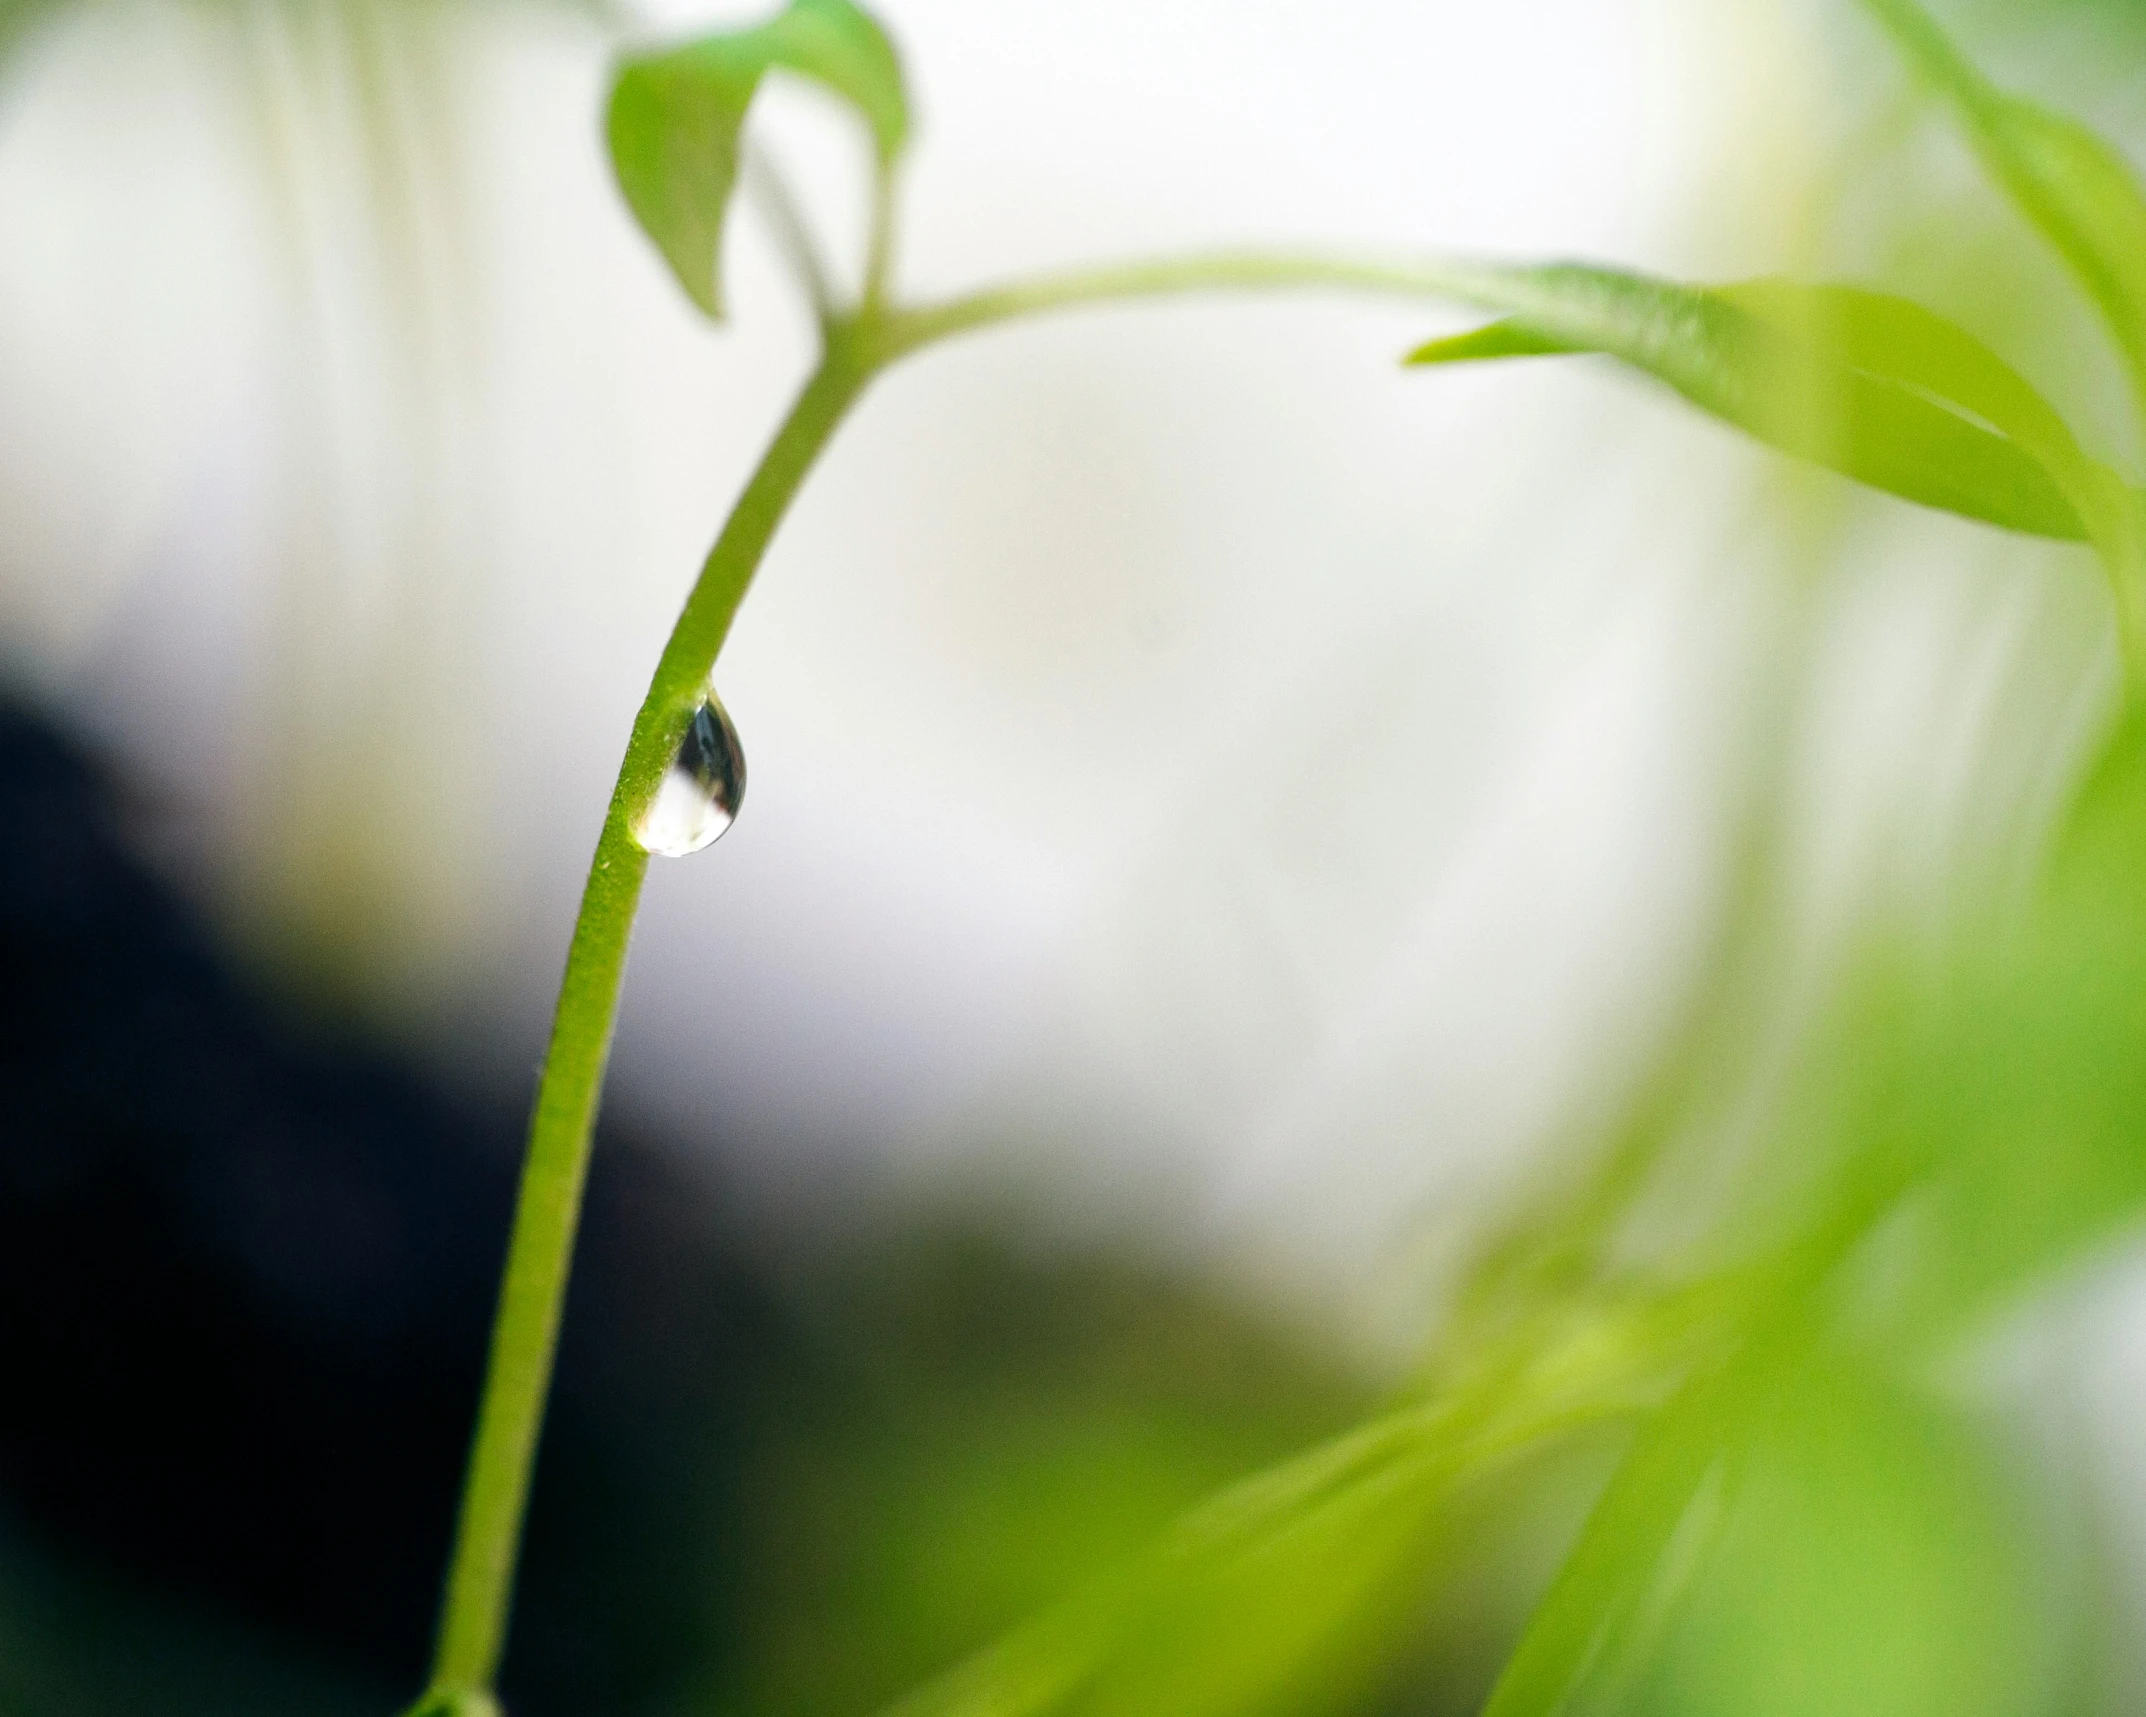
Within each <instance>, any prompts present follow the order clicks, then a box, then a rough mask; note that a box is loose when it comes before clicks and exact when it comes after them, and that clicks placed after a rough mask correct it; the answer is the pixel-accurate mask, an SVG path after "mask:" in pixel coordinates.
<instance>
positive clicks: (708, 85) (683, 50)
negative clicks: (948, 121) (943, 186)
mask: <svg viewBox="0 0 2146 1717" xmlns="http://www.w3.org/2000/svg"><path fill="white" fill-rule="evenodd" d="M778 67H779V68H781V69H783V70H785V71H792V72H797V73H799V74H800V75H802V76H804V77H808V78H811V79H812V80H813V81H815V82H817V83H819V84H822V85H824V86H825V87H826V88H828V89H830V90H832V91H834V93H835V94H837V95H839V96H841V97H842V98H843V99H844V100H846V101H848V102H849V103H850V105H851V106H852V107H854V108H855V109H856V110H857V112H858V114H859V116H860V117H861V118H862V119H863V121H864V123H865V125H866V126H867V128H868V129H869V130H870V131H871V134H872V140H873V146H874V149H875V151H876V153H877V155H878V157H879V160H880V161H881V163H882V164H885V163H890V162H892V161H893V160H894V158H895V157H896V156H897V155H899V154H900V153H901V150H902V148H903V145H904V144H905V143H906V142H907V140H908V135H909V109H908V102H907V99H906V97H905V96H904V94H903V90H902V74H901V64H900V61H899V60H898V59H897V58H896V56H895V52H894V46H893V44H892V42H890V41H889V40H888V38H887V35H886V32H885V31H884V30H882V29H881V28H880V27H879V25H878V24H877V23H876V22H874V21H873V19H872V18H871V16H870V15H869V14H868V13H866V12H864V11H862V10H860V9H859V8H858V7H856V6H854V5H852V4H850V0H791V4H790V6H789V8H788V9H787V10H785V11H783V12H781V13H779V14H777V15H776V16H775V17H773V18H771V19H769V20H768V21H767V22H766V23H764V24H758V25H755V26H753V27H752V28H750V29H745V30H732V31H726V32H723V33H721V34H718V35H713V36H704V37H701V38H700V39H698V40H696V41H692V42H688V43H686V44H684V45H683V46H680V47H675V48H670V49H666V50H664V51H662V52H659V53H653V54H642V55H637V56H634V57H632V58H629V59H627V60H625V61H624V62H622V64H621V65H620V67H619V70H618V73H617V76H616V78H615V79H614V81H613V84H612V89H611V102H610V108H609V112H608V115H607V118H606V125H605V129H606V135H607V137H608V140H609V143H610V148H611V164H612V169H613V171H614V172H615V173H616V175H617V177H618V182H619V188H620V189H621V190H622V191H623V192H624V193H625V196H626V202H627V204H628V206H629V207H630V208H631V209H632V210H633V213H634V218H635V219H636V220H638V221H639V222H640V223H641V226H642V229H643V230H644V231H645V232H647V234H648V236H649V237H650V238H651V239H653V240H654V241H655V244H656V248H657V249H658V250H660V251H661V252H662V253H663V258H664V260H665V261H666V262H668V263H669V264H670V266H671V272H672V273H673V274H675V275H676V276H677V277H678V283H679V284H680V285H681V286H683V287H684V288H685V290H686V294H687V296H688V297H690V298H691V299H692V300H693V302H694V303H696V304H698V305H699V306H700V307H701V309H702V310H704V311H706V312H707V313H708V314H709V315H710V316H714V317H720V316H721V315H722V313H723V293H722V280H721V274H720V252H721V248H722V240H723V220H724V216H725V214H726V213H727V212H728V210H729V206H730V194H731V191H732V189H733V188H734V187H735V185H736V183H737V177H738V152H739V136H740V132H741V130H742V128H743V126H744V124H745V115H746V111H747V109H748V108H750V107H751V105H752V100H753V96H754V94H755V93H756V92H757V90H758V89H759V87H760V80H761V78H762V77H763V76H764V75H765V74H766V73H767V72H769V71H770V70H773V69H776V68H778Z"/></svg>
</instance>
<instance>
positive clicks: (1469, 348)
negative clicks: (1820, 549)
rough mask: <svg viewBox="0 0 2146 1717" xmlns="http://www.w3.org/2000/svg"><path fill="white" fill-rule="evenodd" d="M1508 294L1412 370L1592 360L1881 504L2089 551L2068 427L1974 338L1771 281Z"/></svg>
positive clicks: (2084, 479)
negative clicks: (1494, 316) (1532, 359)
mask: <svg viewBox="0 0 2146 1717" xmlns="http://www.w3.org/2000/svg"><path fill="white" fill-rule="evenodd" d="M1508 278H1509V282H1510V285H1509V289H1508V290H1505V291H1503V292H1501V293H1499V294H1498V295H1497V296H1498V298H1499V299H1500V302H1499V303H1498V305H1497V307H1498V308H1506V309H1510V310H1512V311H1513V312H1515V314H1513V315H1510V316H1509V317H1508V318H1507V320H1505V321H1504V322H1501V323H1497V324H1494V325H1493V326H1492V327H1491V328H1488V329H1482V330H1478V331H1477V332H1476V333H1474V334H1470V335H1463V336H1461V337H1460V338H1458V339H1448V340H1437V341H1433V342H1431V343H1430V344H1429V345H1426V346H1423V347H1420V348H1419V349H1418V350H1416V351H1415V352H1413V353H1411V354H1410V357H1409V361H1410V362H1411V363H1421V364H1438V363H1455V362H1462V361H1469V360H1478V359H1486V358H1498V357H1512V356H1520V355H1527V354H1535V353H1551V352H1596V353H1602V354H1605V355H1607V356H1610V357H1614V358H1617V359H1619V360H1621V361H1622V362H1624V363H1626V364H1629V365H1631V366H1632V367H1633V368H1635V369H1639V370H1642V371H1644V372H1645V373H1647V374H1648V375H1650V376H1653V377H1654V378H1655V379H1657V380H1659V381H1662V382H1665V383H1667V384H1668V385H1669V386H1670V387H1672V388H1674V389H1675V390H1676V391H1677V392H1678V393H1680V394H1682V395H1683V396H1684V397H1685V398H1686V399H1688V400H1690V401H1691V402H1692V403H1693V404H1695V405H1697V406H1699V407H1700V408H1701V409H1702V410H1704V411H1707V412H1710V413H1712V414H1713V415H1714V416H1716V417H1719V418H1722V419H1724V420H1726V421H1727V422H1729V423H1732V424H1734V425H1736V426H1737V427H1738V428H1740V429H1742V430H1744V431H1745V432H1746V433H1747V434H1750V435H1752V436H1754V437H1756V438H1757V439H1758V440H1761V441H1764V442H1766V443H1767V444H1768V445H1769V446H1773V447H1776V448H1779V449H1781V450H1782V451H1784V452H1788V453H1793V454H1796V455H1798V456H1800V457H1802V458H1806V459H1810V460H1813V461H1815V462H1817V463H1819V464H1822V465H1826V466H1829V467H1830V468H1832V469H1834V470H1836V471H1839V472H1841V473H1843V474H1844V475H1846V476H1850V477H1853V478H1855V479H1857V480H1858V481H1860V482H1863V483H1867V484H1869V485H1870V486H1871V487H1873V488H1876V489H1882V490H1884V491H1886V492H1887V493H1889V494H1894V495H1898V496H1901V497H1903V498H1904V499H1907V500H1910V501H1915V502H1919V503H1920V504H1922V505H1924V506H1928V507H1937V508H1941V509H1943V510H1944V511H1946V512H1952V513H1959V514H1962V515H1964V516H1965V517H1968V518H1973V519H1980V520H1983V521H1985V522H1987V523H1990V524H1994V525H2001V526H2004V527H2005V528H2007V529H2009V530H2016V531H2025V532H2027V533H2029V534H2031V535H2036V536H2046V537H2057V538H2061V539H2064V540H2068V541H2078V540H2081V539H2083V538H2085V537H2087V536H2088V535H2089V530H2088V527H2087V524H2086V523H2084V522H2083V521H2082V516H2081V511H2080V504H2079V498H2080V496H2082V495H2084V494H2085V493H2087V491H2088V490H2089V489H2093V490H2094V492H2095V493H2097V494H2099V493H2101V489H2100V488H2099V487H2098V486H2097V485H2098V479H2094V478H2092V477H2090V476H2089V475H2088V474H2087V462H2086V461H2085V460H2084V456H2083V455H2081V454H2080V453H2079V451H2078V448H2077V445H2076V443H2075V442H2074V441H2073V439H2072V437H2071V435H2070V432H2069V431H2068V430H2066V429H2065V427H2064V424H2063V420H2062V419H2061V418H2059V417H2058V416H2057V414H2056V412H2055V411H2054V410H2053V409H2052V408H2051V407H2049V405H2048V404H2047V403H2046V402H2045V401H2043V400H2042V398H2041V396H2040V395H2039V394H2037V393H2036V392H2035V391H2034V389H2033V388H2032V387H2031V386H2029V385H2028V383H2027V382H2026V381H2024V380H2023V379H2022V378H2021V377H2020V376H2019V375H2018V374H2017V373H2016V372H2015V371H2013V370H2012V369H2011V368H2010V367H2009V366H2008V365H2006V364H2005V363H2004V362H2003V360H2002V359H2000V358H1998V357H1997V356H1996V355H1995V354H1994V353H1992V352H1991V351H1990V350H1989V349H1988V348H1987V347H1985V346H1983V345H1982V344H1981V343H1980V342H1979V341H1977V340H1976V339H1975V338H1974V337H1973V336H1972V335H1970V334H1968V333H1967V332H1966V331H1965V330H1964V329H1961V328H1959V327H1957V326H1955V325H1954V324H1952V323H1950V322H1947V321H1945V320H1944V319H1943V318H1942V317H1939V316H1936V315H1933V314H1932V313H1931V312H1929V311H1927V310H1924V309H1921V308H1920V307H1918V306H1916V305H1914V304H1910V303H1908V302H1907V301H1905V300H1904V299H1898V298H1889V297H1886V296H1884V295H1882V294H1879V293H1872V292H1862V291H1857V290H1854V289H1852V288H1847V287H1832V286H1808V285H1800V284H1797V283H1795V282H1791V281H1772V280H1769V281H1754V282H1749V283H1746V284H1744V285H1740V286H1733V287H1726V288H1720V289H1707V288H1700V287H1690V286H1680V285H1676V284H1673V283H1671V282H1667V281H1660V280H1652V279H1648V278H1646V277H1643V276H1639V275H1633V274H1625V273H1621V272H1618V271H1615V270H1610V269H1598V268H1585V267H1580V266H1577V265H1573V264H1559V265H1556V266H1552V267H1547V268H1539V269H1529V270H1518V271H1514V272H1513V273H1512V275H1510V276H1509V277H1508ZM1479 296H1480V297H1481V298H1483V299H1484V300H1488V299H1489V297H1490V296H1491V295H1490V294H1487V293H1485V294H1480V295H1479ZM2119 487H2120V485H2119Z"/></svg>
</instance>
